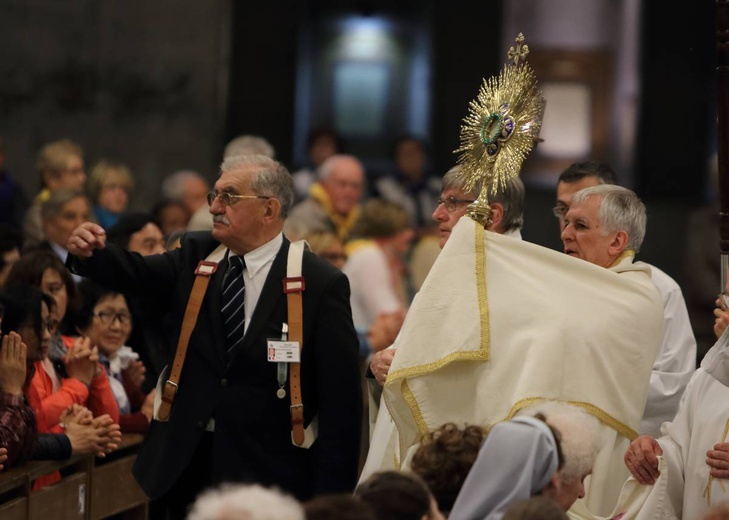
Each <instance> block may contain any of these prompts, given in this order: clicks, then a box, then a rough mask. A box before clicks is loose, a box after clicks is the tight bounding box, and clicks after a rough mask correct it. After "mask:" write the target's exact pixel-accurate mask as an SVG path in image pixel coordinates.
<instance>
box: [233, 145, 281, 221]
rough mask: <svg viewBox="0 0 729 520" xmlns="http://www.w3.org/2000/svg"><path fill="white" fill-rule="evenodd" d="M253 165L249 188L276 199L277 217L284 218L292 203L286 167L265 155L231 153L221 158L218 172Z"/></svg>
mask: <svg viewBox="0 0 729 520" xmlns="http://www.w3.org/2000/svg"><path fill="white" fill-rule="evenodd" d="M247 167H253V168H255V169H256V170H257V171H256V174H255V175H254V176H253V178H252V179H251V189H252V190H253V191H254V192H255V193H257V194H258V195H265V196H267V197H272V198H274V199H277V200H278V201H279V203H280V204H281V211H280V213H279V217H280V218H282V219H285V218H286V217H288V215H289V211H290V210H291V206H293V204H294V181H293V180H292V179H291V174H290V173H289V171H288V170H287V169H286V167H285V166H284V165H283V164H281V163H280V162H278V161H276V160H275V159H271V158H270V157H267V156H265V155H233V156H231V157H226V158H225V159H223V163H222V164H221V165H220V173H221V174H222V173H223V172H229V171H232V170H239V169H241V168H247Z"/></svg>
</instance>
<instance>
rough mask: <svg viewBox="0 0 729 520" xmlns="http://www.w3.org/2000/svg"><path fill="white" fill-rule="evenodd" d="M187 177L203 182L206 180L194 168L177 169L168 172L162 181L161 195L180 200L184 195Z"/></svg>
mask: <svg viewBox="0 0 729 520" xmlns="http://www.w3.org/2000/svg"><path fill="white" fill-rule="evenodd" d="M189 179H200V180H201V181H203V182H204V183H205V184H207V182H208V181H207V180H205V177H203V176H202V175H200V174H199V173H197V172H196V171H194V170H179V171H176V172H175V173H171V174H169V175H168V176H167V177H165V178H164V180H163V181H162V196H163V197H164V198H166V199H175V200H182V197H183V196H184V195H185V181H186V180H189Z"/></svg>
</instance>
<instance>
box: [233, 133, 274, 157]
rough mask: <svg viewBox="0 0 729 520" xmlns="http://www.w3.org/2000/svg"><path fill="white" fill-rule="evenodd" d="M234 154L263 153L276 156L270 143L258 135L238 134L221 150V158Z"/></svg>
mask: <svg viewBox="0 0 729 520" xmlns="http://www.w3.org/2000/svg"><path fill="white" fill-rule="evenodd" d="M234 155H265V156H267V157H270V158H271V159H273V158H275V157H276V153H275V150H274V149H273V146H272V145H271V143H269V142H268V141H267V140H266V139H264V138H263V137H261V136H258V135H249V134H245V135H239V136H238V137H236V138H234V139H232V140H231V141H230V142H229V143H228V144H227V145H226V146H225V150H224V151H223V159H227V158H228V157H232V156H234Z"/></svg>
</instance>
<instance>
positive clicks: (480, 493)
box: [448, 417, 559, 520]
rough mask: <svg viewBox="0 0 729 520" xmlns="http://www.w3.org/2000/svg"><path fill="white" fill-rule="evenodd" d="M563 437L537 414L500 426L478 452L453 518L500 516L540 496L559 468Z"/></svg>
mask: <svg viewBox="0 0 729 520" xmlns="http://www.w3.org/2000/svg"><path fill="white" fill-rule="evenodd" d="M558 466H559V459H558V455H557V441H556V440H555V438H554V435H553V434H552V431H551V430H550V428H549V426H548V425H547V424H546V423H545V422H544V421H541V420H539V419H536V418H534V417H516V418H514V419H512V420H511V421H508V422H505V423H498V424H496V425H494V426H493V427H492V428H491V430H490V431H489V433H488V435H487V436H486V440H485V441H484V443H483V445H482V446H481V449H480V450H479V452H478V457H477V458H476V462H474V464H473V467H472V468H471V471H470V472H469V473H468V476H467V477H466V480H465V482H464V483H463V487H462V488H461V491H460V493H459V494H458V497H457V498H456V502H455V504H453V509H452V510H451V514H450V515H448V520H481V519H483V520H500V519H501V518H502V517H503V516H504V514H505V513H506V511H507V509H508V508H509V507H510V506H511V505H512V504H514V503H515V502H518V501H520V500H526V499H528V498H529V497H531V496H534V495H536V494H538V493H539V492H540V491H542V490H543V489H544V487H545V486H546V485H547V484H548V483H549V481H550V479H551V478H552V476H553V475H554V474H555V473H556V472H557V469H558Z"/></svg>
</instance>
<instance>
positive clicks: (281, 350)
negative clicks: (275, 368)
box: [268, 339, 301, 363]
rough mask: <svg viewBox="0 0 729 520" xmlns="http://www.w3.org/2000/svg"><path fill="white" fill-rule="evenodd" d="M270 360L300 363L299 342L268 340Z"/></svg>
mask: <svg viewBox="0 0 729 520" xmlns="http://www.w3.org/2000/svg"><path fill="white" fill-rule="evenodd" d="M268 360H269V361H271V362H273V363H298V362H299V361H300V360H301V359H300V357H299V342H298V341H278V340H275V339H269V340H268Z"/></svg>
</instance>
